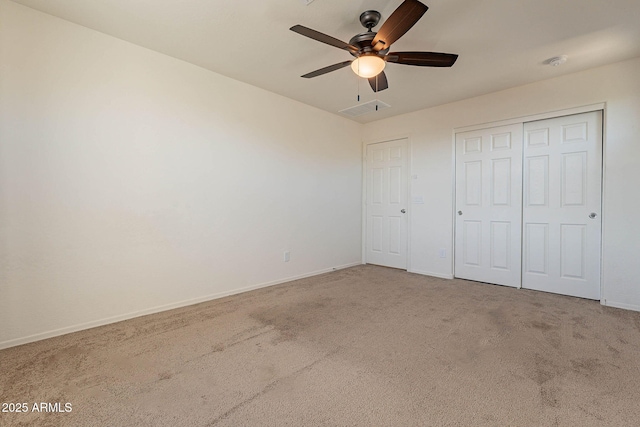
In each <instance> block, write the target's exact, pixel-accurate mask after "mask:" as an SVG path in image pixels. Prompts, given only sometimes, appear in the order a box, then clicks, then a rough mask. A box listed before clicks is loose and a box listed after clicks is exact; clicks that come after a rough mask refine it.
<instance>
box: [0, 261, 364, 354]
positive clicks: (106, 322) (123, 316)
mask: <svg viewBox="0 0 640 427" xmlns="http://www.w3.org/2000/svg"><path fill="white" fill-rule="evenodd" d="M360 264H361V263H360V262H354V263H350V264H344V265H340V266H337V267H332V268H325V269H322V270H317V271H313V272H311V273H305V274H300V275H297V276H292V277H287V278H284V279H278V280H272V281H270V282H264V283H260V284H257V285H252V286H246V287H244V288H239V289H234V290H230V291H224V292H218V293H215V294H212V295H206V296H203V297H198V298H192V299H188V300H184V301H179V302H175V303H171V304H165V305H161V306H157V307H152V308H148V309H144V310H138V311H134V312H132V313H126V314H121V315H118V316H113V317H107V318H105V319H100V320H94V321H92V322H86V323H81V324H78V325H73V326H67V327H65V328H60V329H54V330H51V331H46V332H41V333H38V334H33V335H29V336H26V337H22V338H15V339H11V340H8V341H2V342H0V350H2V349H5V348H9V347H15V346H18V345H22V344H28V343H30V342H34V341H40V340H44V339H47V338H53V337H57V336H60V335H65V334H70V333H72V332H78V331H83V330H85V329H91V328H96V327H98V326H104V325H109V324H111V323H117V322H121V321H123V320H128V319H133V318H135V317H140V316H146V315H148V314H154V313H160V312H162V311H167V310H173V309H174V308H180V307H186V306H189V305H194V304H199V303H201V302H206V301H211V300H214V299H218V298H224V297H228V296H230V295H236V294H240V293H243V292H248V291H253V290H256V289H260V288H266V287H269V286H274V285H279V284H281V283H286V282H292V281H294V280H299V279H304V278H307V277H312V276H317V275H319V274H324V273H330V272H332V271H336V270H342V269H344V268H349V267H355V266H356V265H360Z"/></svg>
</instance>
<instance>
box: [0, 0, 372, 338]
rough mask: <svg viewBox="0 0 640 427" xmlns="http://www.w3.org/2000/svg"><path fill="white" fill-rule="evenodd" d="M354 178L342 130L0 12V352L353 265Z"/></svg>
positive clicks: (88, 34) (71, 28)
mask: <svg viewBox="0 0 640 427" xmlns="http://www.w3.org/2000/svg"><path fill="white" fill-rule="evenodd" d="M361 167H362V165H361V145H360V125H359V124H357V123H354V122H351V121H349V120H346V119H343V118H340V117H338V116H335V115H332V114H329V113H326V112H323V111H320V110H317V109H314V108H311V107H308V106H305V105H303V104H300V103H298V102H294V101H292V100H289V99H286V98H283V97H280V96H277V95H274V94H272V93H269V92H266V91H263V90H261V89H257V88H255V87H252V86H249V85H246V84H243V83H240V82H238V81H234V80H232V79H229V78H226V77H223V76H220V75H217V74H215V73H212V72H210V71H207V70H204V69H202V68H199V67H196V66H194V65H191V64H187V63H185V62H182V61H179V60H176V59H173V58H170V57H167V56H164V55H161V54H158V53H155V52H152V51H149V50H146V49H144V48H141V47H138V46H135V45H132V44H130V43H126V42H123V41H121V40H118V39H115V38H113V37H110V36H107V35H104V34H101V33H98V32H95V31H92V30H89V29H87V28H84V27H81V26H78V25H75V24H71V23H69V22H66V21H63V20H60V19H57V18H54V17H51V16H49V15H46V14H42V13H39V12H36V11H34V10H31V9H29V8H26V7H23V6H20V5H17V4H15V3H11V2H7V1H6V0H0V348H2V347H8V346H11V345H17V344H20V343H22V342H28V341H32V340H35V339H40V338H44V337H47V336H51V335H55V334H59V333H63V332H69V331H72V330H76V329H80V328H84V327H89V326H92V325H97V324H100V323H104V322H108V321H114V320H118V319H123V318H127V317H130V316H133V315H138V314H142V313H146V312H152V311H157V310H159V309H162V308H169V307H173V306H178V305H181V304H185V303H187V302H194V301H199V300H205V299H208V298H212V297H215V296H220V295H224V294H228V293H232V292H237V291H239V290H242V289H246V288H249V287H255V286H259V285H263V284H267V283H274V282H279V281H284V280H286V279H289V278H294V277H300V276H304V275H309V274H313V273H316V272H320V271H326V270H331V269H332V268H333V267H339V266H345V265H351V264H354V263H359V262H360V259H361V247H360V243H361V235H360V230H361V206H360V194H361V171H362V169H361ZM284 250H290V251H291V261H290V262H289V263H284V262H283V259H282V258H283V251H284Z"/></svg>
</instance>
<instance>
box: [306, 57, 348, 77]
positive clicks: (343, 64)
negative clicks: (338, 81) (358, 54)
mask: <svg viewBox="0 0 640 427" xmlns="http://www.w3.org/2000/svg"><path fill="white" fill-rule="evenodd" d="M349 64H351V61H344V62H340V63H338V64H333V65H329V66H328V67H324V68H320V69H319V70H315V71H312V72H310V73H307V74H305V75H303V76H300V77H304V78H305V79H310V78H312V77H318V76H321V75H323V74H327V73H330V72H332V71H336V70H339V69H340V68H344V67H346V66H347V65H349Z"/></svg>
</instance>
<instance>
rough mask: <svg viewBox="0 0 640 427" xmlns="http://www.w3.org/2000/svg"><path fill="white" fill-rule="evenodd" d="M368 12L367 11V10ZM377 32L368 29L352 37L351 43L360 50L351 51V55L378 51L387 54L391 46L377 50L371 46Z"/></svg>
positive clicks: (356, 55)
mask: <svg viewBox="0 0 640 427" xmlns="http://www.w3.org/2000/svg"><path fill="white" fill-rule="evenodd" d="M365 13H366V12H365ZM376 34H377V33H375V32H373V31H367V32H366V33H360V34H356V35H355V36H353V37H351V40H349V44H350V45H352V46H355V47H357V48H358V52H350V53H351V55H353V56H355V57H358V56H360V55H362V54H363V53H377V54H378V55H386V53H387V52H389V48H386V49H384V50H381V51H379V52H376V51H375V50H374V49H373V46H371V40H373V38H374V37H375V36H376Z"/></svg>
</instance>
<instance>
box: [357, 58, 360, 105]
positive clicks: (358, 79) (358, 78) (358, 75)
mask: <svg viewBox="0 0 640 427" xmlns="http://www.w3.org/2000/svg"><path fill="white" fill-rule="evenodd" d="M356 80H357V81H358V102H360V62H358V74H357V75H356Z"/></svg>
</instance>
